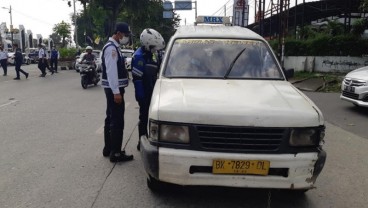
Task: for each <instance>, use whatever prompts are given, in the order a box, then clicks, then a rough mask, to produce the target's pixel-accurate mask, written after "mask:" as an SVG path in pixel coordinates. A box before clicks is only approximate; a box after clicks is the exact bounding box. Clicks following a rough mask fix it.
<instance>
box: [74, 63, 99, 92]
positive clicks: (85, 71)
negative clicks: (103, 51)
mask: <svg viewBox="0 0 368 208" xmlns="http://www.w3.org/2000/svg"><path fill="white" fill-rule="evenodd" d="M78 69H79V73H80V75H81V85H82V87H83V89H87V87H88V85H91V84H93V85H95V86H96V85H97V84H98V82H99V81H100V74H99V73H97V71H96V65H95V64H94V63H93V62H88V61H83V62H82V63H81V64H80V65H79V66H78Z"/></svg>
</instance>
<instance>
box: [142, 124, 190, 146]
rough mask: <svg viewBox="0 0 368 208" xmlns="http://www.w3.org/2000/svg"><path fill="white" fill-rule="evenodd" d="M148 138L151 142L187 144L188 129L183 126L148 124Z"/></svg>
mask: <svg viewBox="0 0 368 208" xmlns="http://www.w3.org/2000/svg"><path fill="white" fill-rule="evenodd" d="M149 132H150V133H149V134H150V135H149V138H150V140H151V141H155V142H157V141H160V142H172V143H184V144H188V143H189V141H190V139H189V128H188V126H184V125H174V124H158V123H156V122H153V121H151V122H150V130H149Z"/></svg>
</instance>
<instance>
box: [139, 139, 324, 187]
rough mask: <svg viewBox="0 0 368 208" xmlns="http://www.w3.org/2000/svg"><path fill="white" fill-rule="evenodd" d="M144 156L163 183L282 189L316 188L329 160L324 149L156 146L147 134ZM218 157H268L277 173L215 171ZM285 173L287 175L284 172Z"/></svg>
mask: <svg viewBox="0 0 368 208" xmlns="http://www.w3.org/2000/svg"><path fill="white" fill-rule="evenodd" d="M141 155H142V160H143V163H144V166H145V170H146V172H147V173H148V175H150V176H151V177H154V178H155V179H157V180H159V181H163V182H168V183H173V184H178V185H183V186H186V185H200V186H227V187H249V188H280V189H311V188H313V187H314V183H315V181H316V179H317V177H318V175H319V173H320V172H321V171H322V169H323V166H324V163H325V160H326V153H325V152H324V151H323V150H321V151H320V152H311V153H298V154H240V153H219V152H204V151H193V150H182V149H172V148H164V147H157V146H153V145H151V144H150V142H149V141H148V140H147V138H146V137H142V138H141ZM215 159H224V160H267V161H270V172H271V170H274V171H272V172H273V173H275V174H273V175H271V174H269V175H267V176H258V175H231V174H213V173H212V163H213V160H215ZM195 170H200V171H195ZM202 170H205V171H202ZM280 170H282V171H280ZM278 171H280V174H278V173H279V172H278ZM282 172H284V173H285V172H286V174H281V173H282Z"/></svg>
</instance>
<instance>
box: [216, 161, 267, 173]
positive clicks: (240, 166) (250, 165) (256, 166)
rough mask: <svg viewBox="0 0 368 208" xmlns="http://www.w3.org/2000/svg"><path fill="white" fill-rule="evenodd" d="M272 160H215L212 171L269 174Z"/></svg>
mask: <svg viewBox="0 0 368 208" xmlns="http://www.w3.org/2000/svg"><path fill="white" fill-rule="evenodd" d="M269 169H270V161H266V160H213V163H212V173H215V174H244V175H247V174H252V175H268V170H269Z"/></svg>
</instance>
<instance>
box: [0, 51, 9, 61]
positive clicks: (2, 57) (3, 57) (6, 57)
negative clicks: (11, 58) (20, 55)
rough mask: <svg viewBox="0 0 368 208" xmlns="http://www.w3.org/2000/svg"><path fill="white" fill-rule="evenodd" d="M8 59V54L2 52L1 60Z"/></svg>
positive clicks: (0, 52) (0, 53)
mask: <svg viewBox="0 0 368 208" xmlns="http://www.w3.org/2000/svg"><path fill="white" fill-rule="evenodd" d="M3 59H8V52H6V51H0V60H3Z"/></svg>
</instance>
